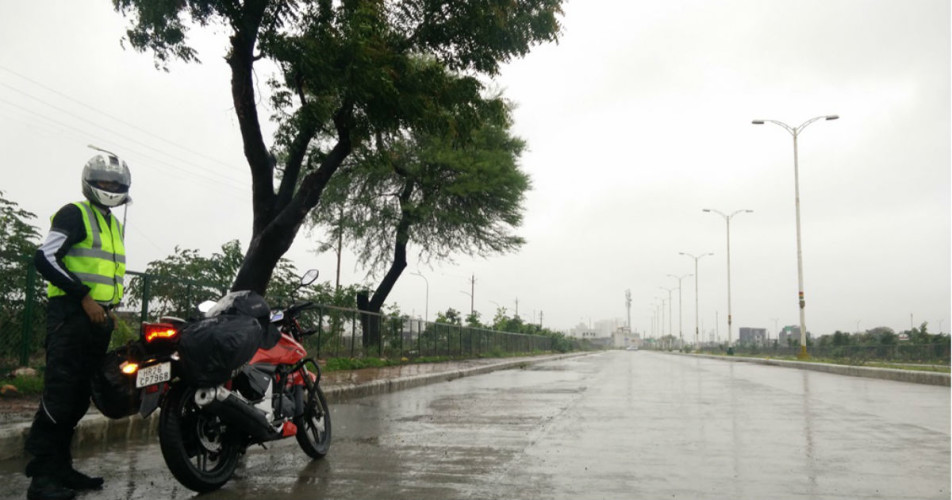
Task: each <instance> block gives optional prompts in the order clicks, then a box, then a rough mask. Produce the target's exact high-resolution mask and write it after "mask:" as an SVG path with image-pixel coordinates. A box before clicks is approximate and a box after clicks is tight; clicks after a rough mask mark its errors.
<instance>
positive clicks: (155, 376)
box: [136, 361, 172, 388]
mask: <svg viewBox="0 0 952 500" xmlns="http://www.w3.org/2000/svg"><path fill="white" fill-rule="evenodd" d="M171 378H172V363H169V362H168V361H166V362H165V363H159V364H157V365H152V366H147V367H145V368H140V369H139V372H138V374H136V388H142V387H146V386H149V385H154V384H158V383H161V382H165V381H167V380H169V379H171Z"/></svg>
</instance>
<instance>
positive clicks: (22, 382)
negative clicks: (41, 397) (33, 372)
mask: <svg viewBox="0 0 952 500" xmlns="http://www.w3.org/2000/svg"><path fill="white" fill-rule="evenodd" d="M3 383H4V384H10V385H12V386H14V387H16V388H17V392H19V393H20V394H21V395H24V396H27V395H33V394H42V393H43V376H42V375H37V376H32V377H31V376H26V375H21V376H19V377H14V378H13V379H10V380H4V381H3Z"/></svg>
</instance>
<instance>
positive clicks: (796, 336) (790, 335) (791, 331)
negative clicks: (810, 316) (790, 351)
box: [777, 325, 810, 345]
mask: <svg viewBox="0 0 952 500" xmlns="http://www.w3.org/2000/svg"><path fill="white" fill-rule="evenodd" d="M809 337H810V332H809V331H807V338H809ZM788 339H793V342H794V343H795V344H797V345H799V344H800V327H799V326H795V325H790V326H785V327H783V330H780V334H779V335H778V338H777V342H778V343H779V344H780V345H787V343H788Z"/></svg>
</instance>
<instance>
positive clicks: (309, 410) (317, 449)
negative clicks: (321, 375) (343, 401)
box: [294, 385, 331, 459]
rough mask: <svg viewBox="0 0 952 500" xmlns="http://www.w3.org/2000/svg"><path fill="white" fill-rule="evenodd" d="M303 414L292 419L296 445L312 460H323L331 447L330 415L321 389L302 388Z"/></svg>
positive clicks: (316, 387) (315, 387)
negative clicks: (295, 426) (294, 426)
mask: <svg viewBox="0 0 952 500" xmlns="http://www.w3.org/2000/svg"><path fill="white" fill-rule="evenodd" d="M304 401H305V403H304V414H303V415H301V416H300V417H297V418H295V419H294V424H295V425H297V434H295V436H294V437H296V438H297V441H298V444H300V445H301V449H302V450H304V453H307V454H308V456H310V457H311V458H313V459H319V458H324V456H325V455H327V452H328V451H329V450H330V447H331V413H330V410H329V409H328V406H327V399H325V398H324V392H323V391H321V388H320V387H318V386H316V385H315V386H314V391H313V392H312V391H310V390H308V388H307V387H306V386H305V387H304Z"/></svg>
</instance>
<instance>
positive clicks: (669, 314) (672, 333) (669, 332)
mask: <svg viewBox="0 0 952 500" xmlns="http://www.w3.org/2000/svg"><path fill="white" fill-rule="evenodd" d="M658 288H660V289H662V290H667V291H668V335H671V336H672V337H673V336H674V327H673V324H674V321H672V319H671V317H672V314H671V292H673V291H674V288H665V287H663V286H659V287H658Z"/></svg>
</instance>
